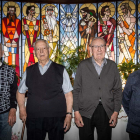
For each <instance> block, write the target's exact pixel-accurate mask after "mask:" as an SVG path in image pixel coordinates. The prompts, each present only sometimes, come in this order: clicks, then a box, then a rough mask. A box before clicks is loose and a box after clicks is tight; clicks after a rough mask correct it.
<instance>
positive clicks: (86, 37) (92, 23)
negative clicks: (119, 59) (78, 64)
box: [79, 3, 97, 57]
mask: <svg viewBox="0 0 140 140" xmlns="http://www.w3.org/2000/svg"><path fill="white" fill-rule="evenodd" d="M79 12H80V13H79V14H80V16H81V18H82V19H81V20H80V21H79V33H80V36H81V43H80V45H82V46H84V49H85V51H87V52H88V57H90V56H91V53H90V50H89V45H90V43H91V41H92V39H93V38H94V37H95V34H96V33H97V17H96V8H95V6H94V5H93V4H91V3H90V4H83V5H82V6H81V7H80V9H79Z"/></svg>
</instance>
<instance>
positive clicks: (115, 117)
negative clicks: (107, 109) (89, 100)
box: [109, 112, 118, 127]
mask: <svg viewBox="0 0 140 140" xmlns="http://www.w3.org/2000/svg"><path fill="white" fill-rule="evenodd" d="M117 120H118V112H114V113H113V114H112V116H111V119H110V120H109V123H110V126H112V127H115V126H116V124H117Z"/></svg>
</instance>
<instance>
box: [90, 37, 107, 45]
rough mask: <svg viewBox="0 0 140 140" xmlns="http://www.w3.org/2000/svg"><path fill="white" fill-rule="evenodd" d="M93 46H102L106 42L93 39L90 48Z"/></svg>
mask: <svg viewBox="0 0 140 140" xmlns="http://www.w3.org/2000/svg"><path fill="white" fill-rule="evenodd" d="M94 45H96V46H97V45H98V46H101V45H102V46H104V45H106V42H105V41H104V40H103V39H100V38H98V39H95V40H93V41H92V43H91V46H94Z"/></svg>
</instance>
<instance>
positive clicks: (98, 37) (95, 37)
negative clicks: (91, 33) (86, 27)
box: [89, 37, 106, 47]
mask: <svg viewBox="0 0 140 140" xmlns="http://www.w3.org/2000/svg"><path fill="white" fill-rule="evenodd" d="M97 39H101V40H102V41H104V43H105V45H106V41H105V40H104V39H103V38H102V37H95V38H93V39H92V41H91V43H90V45H89V46H90V47H92V46H91V44H92V43H93V41H95V40H97Z"/></svg>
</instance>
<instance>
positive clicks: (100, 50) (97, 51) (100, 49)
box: [90, 39, 106, 61]
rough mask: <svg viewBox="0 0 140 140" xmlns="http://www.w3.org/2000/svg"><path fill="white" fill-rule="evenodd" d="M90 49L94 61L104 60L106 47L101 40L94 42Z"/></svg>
mask: <svg viewBox="0 0 140 140" xmlns="http://www.w3.org/2000/svg"><path fill="white" fill-rule="evenodd" d="M90 49H91V52H92V55H93V57H94V59H95V61H101V60H103V59H104V58H105V52H106V46H105V42H104V41H103V40H102V39H96V40H94V41H93V42H92V44H91V47H90Z"/></svg>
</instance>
